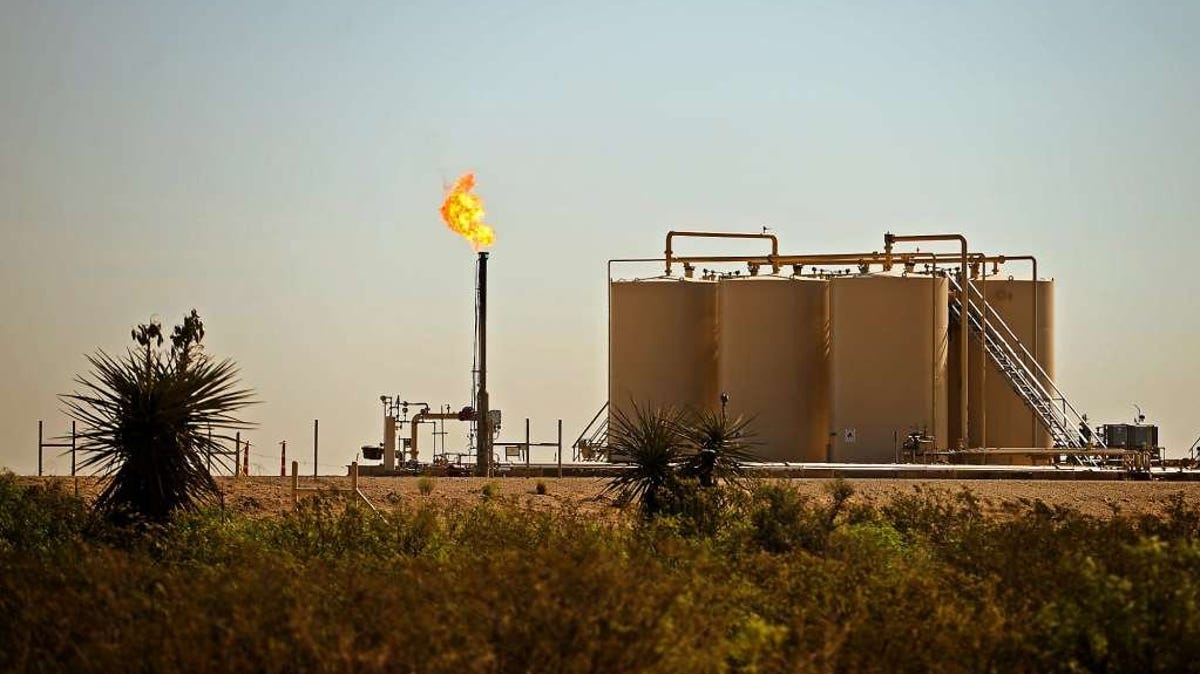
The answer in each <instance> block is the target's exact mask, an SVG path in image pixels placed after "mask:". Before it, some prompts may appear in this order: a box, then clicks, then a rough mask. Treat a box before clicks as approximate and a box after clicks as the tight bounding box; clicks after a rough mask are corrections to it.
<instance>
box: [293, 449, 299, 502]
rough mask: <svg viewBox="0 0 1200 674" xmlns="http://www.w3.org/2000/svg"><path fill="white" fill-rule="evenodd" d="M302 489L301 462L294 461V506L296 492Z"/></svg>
mask: <svg viewBox="0 0 1200 674" xmlns="http://www.w3.org/2000/svg"><path fill="white" fill-rule="evenodd" d="M299 490H300V462H299V461H293V462H292V507H293V508H295V507H296V492H297V491H299Z"/></svg>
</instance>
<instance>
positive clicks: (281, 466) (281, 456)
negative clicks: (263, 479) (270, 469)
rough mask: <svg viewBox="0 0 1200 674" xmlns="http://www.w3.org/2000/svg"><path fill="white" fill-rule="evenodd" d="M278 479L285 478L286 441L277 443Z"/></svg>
mask: <svg viewBox="0 0 1200 674" xmlns="http://www.w3.org/2000/svg"><path fill="white" fill-rule="evenodd" d="M279 477H287V440H280V441H279Z"/></svg>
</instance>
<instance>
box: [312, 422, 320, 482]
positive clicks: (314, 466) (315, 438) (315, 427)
mask: <svg viewBox="0 0 1200 674" xmlns="http://www.w3.org/2000/svg"><path fill="white" fill-rule="evenodd" d="M318 423H319V420H317V419H313V477H316V476H317V427H318V426H317V425H318Z"/></svg>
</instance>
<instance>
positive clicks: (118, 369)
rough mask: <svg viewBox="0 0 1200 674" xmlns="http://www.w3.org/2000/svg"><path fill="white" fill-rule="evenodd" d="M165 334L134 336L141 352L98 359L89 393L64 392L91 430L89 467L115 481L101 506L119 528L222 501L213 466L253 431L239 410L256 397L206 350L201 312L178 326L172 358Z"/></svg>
mask: <svg viewBox="0 0 1200 674" xmlns="http://www.w3.org/2000/svg"><path fill="white" fill-rule="evenodd" d="M162 334H163V333H162V328H161V326H160V325H159V324H158V323H157V321H154V320H152V321H151V322H150V323H148V324H144V325H139V326H138V328H137V329H135V330H134V332H133V338H134V340H135V341H136V342H137V343H138V344H139V346H140V347H141V348H140V349H139V350H137V351H135V350H133V349H130V350H128V351H127V352H126V354H125V356H124V357H120V358H118V357H114V356H110V355H109V354H107V353H105V352H103V351H100V352H98V353H96V354H95V355H92V356H88V362H89V363H90V364H91V367H92V371H91V372H90V373H89V374H87V375H85V376H80V377H77V378H76V382H77V383H78V384H79V385H80V386H81V387H82V389H81V390H77V391H76V392H75V393H71V394H67V395H63V396H61V399H62V400H63V403H64V405H65V406H66V409H67V413H68V414H69V415H70V416H71V417H72V418H74V419H75V420H77V421H78V422H80V424H81V426H82V427H83V430H82V432H81V433H80V434H79V439H80V445H79V450H80V451H81V452H82V453H83V456H84V458H83V460H82V462H81V466H82V468H84V469H85V470H86V469H92V470H93V471H95V472H96V473H97V474H99V475H101V476H102V478H104V480H105V486H104V488H103V490H102V491H101V493H100V495H99V497H97V499H96V501H95V505H94V507H95V508H96V510H98V511H100V512H101V513H103V514H105V515H107V516H109V517H110V518H111V519H113V520H115V521H118V522H123V523H128V522H134V521H149V522H162V521H164V520H166V519H168V518H169V517H170V516H171V515H172V514H173V513H176V512H178V511H181V510H193V509H196V508H197V507H198V506H200V505H202V504H205V503H209V502H212V501H213V500H214V499H216V498H217V497H219V495H220V491H219V489H218V487H217V484H216V482H215V481H214V480H213V479H212V475H211V474H210V473H209V468H208V466H209V462H210V460H211V459H213V458H216V459H217V460H218V461H221V459H222V458H224V455H223V454H218V453H217V452H220V451H221V445H222V443H223V442H224V441H231V440H232V439H233V438H232V433H233V432H234V431H239V430H243V429H247V428H250V427H251V424H248V423H246V422H244V421H242V420H240V419H238V418H237V417H236V416H235V414H236V413H237V411H238V410H240V409H242V408H243V407H245V406H246V405H249V404H251V403H252V402H253V392H252V391H250V390H249V389H245V388H242V387H241V386H240V385H239V381H238V370H237V367H236V365H234V363H233V362H232V361H231V360H229V359H224V360H214V359H211V358H209V357H208V355H207V354H205V353H204V352H203V350H202V349H201V346H200V342H201V340H202V339H203V337H204V326H203V323H202V322H201V321H200V317H199V315H197V313H196V311H195V310H193V311H192V313H191V315H189V316H188V317H187V318H185V319H184V323H183V325H181V326H177V327H176V328H175V332H174V333H173V334H172V335H171V344H172V345H171V350H170V352H169V353H166V354H164V353H163V352H162V350H161V346H162V342H163V338H162Z"/></svg>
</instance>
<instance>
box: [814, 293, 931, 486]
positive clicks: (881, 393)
mask: <svg viewBox="0 0 1200 674" xmlns="http://www.w3.org/2000/svg"><path fill="white" fill-rule="evenodd" d="M948 286H949V284H948V283H947V281H946V279H944V278H941V277H930V276H896V275H890V274H878V275H861V276H848V277H839V278H834V279H833V280H832V281H830V286H829V291H830V293H829V296H830V326H831V340H830V345H831V350H830V374H831V384H832V386H831V398H830V415H831V426H830V435H829V457H830V460H831V461H837V462H853V463H891V462H894V461H895V460H896V454H897V448H898V447H899V446H900V445H902V444H903V442H904V439H905V437H906V436H907V435H908V434H909V433H911V432H913V431H920V432H924V433H927V434H929V435H932V436H933V437H934V447H935V448H937V449H945V448H946V447H947V446H948V443H947V441H948V439H949V438H948V433H947V407H946V403H947V398H946V383H947V371H946V366H947V347H948V334H947V322H948V319H949V308H948V305H947V288H948Z"/></svg>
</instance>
